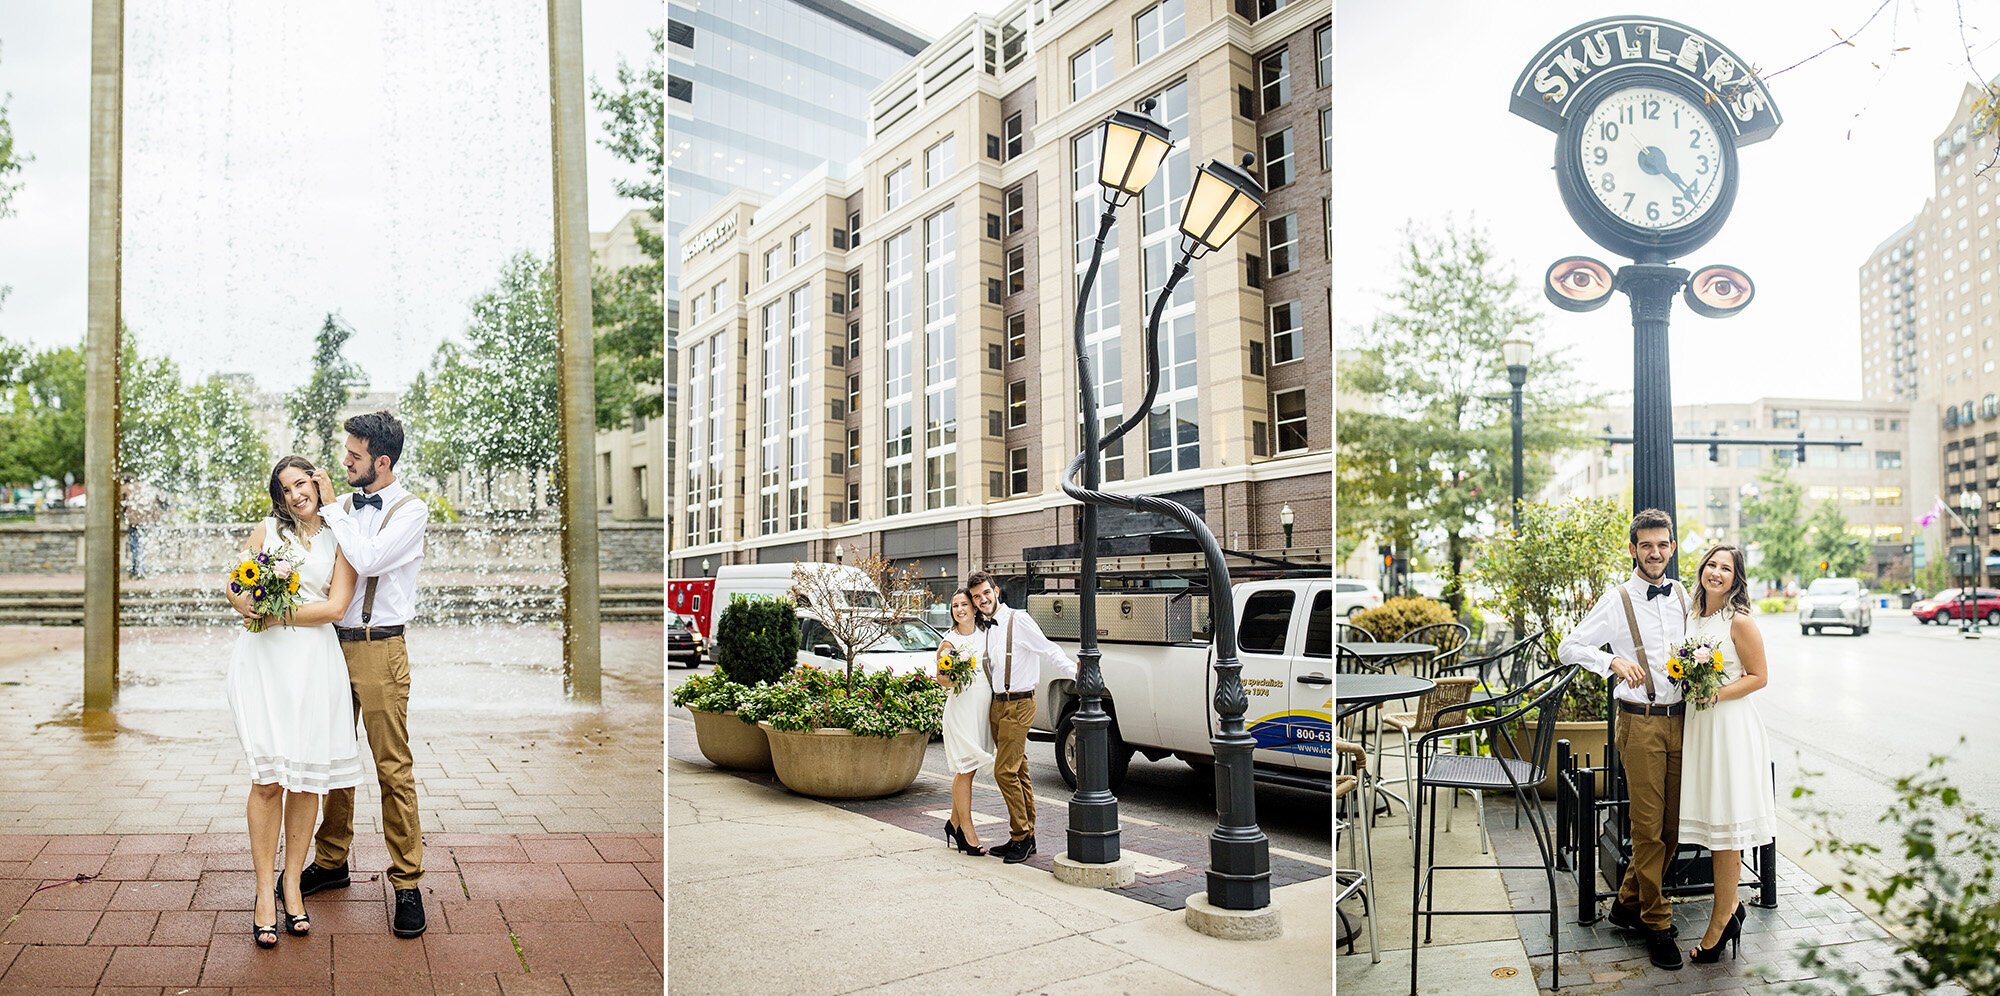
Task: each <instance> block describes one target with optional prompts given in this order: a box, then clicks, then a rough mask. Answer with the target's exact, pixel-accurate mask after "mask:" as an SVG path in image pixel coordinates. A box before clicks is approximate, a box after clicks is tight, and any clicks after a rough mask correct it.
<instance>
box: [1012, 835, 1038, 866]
mask: <svg viewBox="0 0 2000 996" xmlns="http://www.w3.org/2000/svg"><path fill="white" fill-rule="evenodd" d="M1033 853H1035V835H1034V834H1029V835H1027V836H1026V837H1023V838H1021V839H1020V840H1016V841H1010V842H1008V844H1007V863H1008V864H1010V865H1018V864H1020V863H1021V862H1023V861H1026V860H1028V855H1031V854H1033Z"/></svg>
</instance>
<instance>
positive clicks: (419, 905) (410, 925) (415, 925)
mask: <svg viewBox="0 0 2000 996" xmlns="http://www.w3.org/2000/svg"><path fill="white" fill-rule="evenodd" d="M393 929H394V930H395V932H396V936H397V937H418V936H421V935H422V934H423V932H424V894H423V892H422V890H419V889H397V890H396V922H395V924H394V926H393ZM1675 953H1676V954H1677V955H1678V954H1679V952H1678V951H1676V952H1675Z"/></svg>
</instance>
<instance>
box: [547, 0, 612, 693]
mask: <svg viewBox="0 0 2000 996" xmlns="http://www.w3.org/2000/svg"><path fill="white" fill-rule="evenodd" d="M549 129H550V142H549V150H550V155H551V156H552V157H553V162H552V166H553V169H552V170H551V172H552V174H553V180H554V183H555V198H554V204H555V285H556V314H557V320H558V322H559V325H558V329H559V332H558V343H559V346H558V350H557V353H556V376H557V381H558V383H557V390H558V392H559V393H560V394H561V397H562V411H561V419H562V429H561V433H562V457H561V460H560V474H561V477H560V481H561V483H562V499H561V501H562V559H563V693H564V694H565V695H566V696H568V698H569V699H570V700H572V701H575V702H587V703H597V702H601V701H603V685H602V677H601V673H600V662H601V659H602V658H601V648H600V646H599V643H598V637H599V618H600V617H599V613H598V579H597V573H598V560H597V515H598V512H597V477H596V474H595V473H594V472H593V470H592V468H591V457H592V455H593V453H594V452H595V449H596V440H597V361H596V356H595V347H596V343H595V341H594V335H593V332H592V329H591V324H590V214H589V207H588V204H587V190H586V187H585V177H584V157H585V153H586V151H587V150H588V148H589V139H588V137H587V136H586V135H585V133H584V103H583V10H582V7H581V0H549Z"/></svg>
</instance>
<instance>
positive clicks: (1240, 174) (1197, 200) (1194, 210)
mask: <svg viewBox="0 0 2000 996" xmlns="http://www.w3.org/2000/svg"><path fill="white" fill-rule="evenodd" d="M1251 162H1252V157H1250V156H1244V157H1243V166H1245V167H1247V166H1249V165H1250V163H1251ZM1263 206H1264V185H1263V184H1261V183H1258V182H1257V178H1256V177H1253V176H1251V175H1250V174H1249V173H1248V172H1245V171H1244V169H1243V168H1240V167H1236V166H1231V165H1229V164H1228V163H1225V162H1223V161H1222V160H1220V159H1211V160H1209V162H1208V165H1206V166H1203V167H1201V168H1200V169H1199V170H1197V171H1195V177H1194V186H1193V187H1192V188H1191V189H1190V190H1188V196H1187V200H1186V201H1184V202H1183V203H1182V204H1181V234H1182V235H1185V236H1187V238H1188V239H1190V240H1192V242H1193V243H1194V244H1195V246H1196V247H1197V248H1199V249H1201V250H1203V251H1205V252H1213V251H1215V250H1217V249H1220V248H1222V247H1223V245H1224V244H1226V243H1227V242H1228V241H1229V240H1230V239H1231V238H1234V237H1235V235H1236V233H1237V232H1239V231H1241V230H1242V229H1243V226H1244V225H1246V224H1248V223H1249V222H1250V216H1251V215H1254V214H1256V213H1257V212H1258V211H1259V210H1260V209H1262V208H1263Z"/></svg>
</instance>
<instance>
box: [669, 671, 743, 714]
mask: <svg viewBox="0 0 2000 996" xmlns="http://www.w3.org/2000/svg"><path fill="white" fill-rule="evenodd" d="M750 691H751V690H750V689H748V688H745V687H744V686H742V685H739V684H737V683H736V682H733V681H730V680H729V678H728V677H727V676H726V675H723V674H720V673H717V674H698V675H695V676H694V677H692V678H689V679H688V680H686V681H683V682H681V683H680V684H679V685H678V686H676V687H675V688H674V695H673V702H674V705H676V706H679V707H681V708H683V709H688V710H691V711H694V712H734V711H736V710H738V709H740V708H742V706H743V699H744V697H745V696H746V695H748V694H749V693H750ZM739 718H741V717H739ZM743 721H744V722H746V723H750V722H755V720H754V719H744V720H743Z"/></svg>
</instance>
